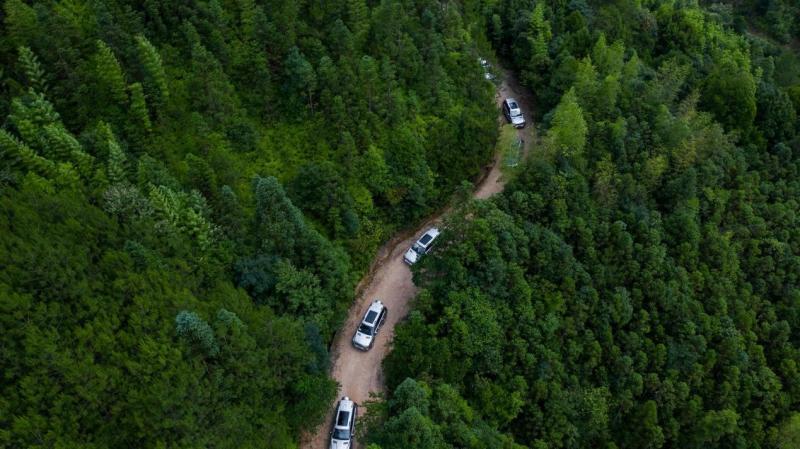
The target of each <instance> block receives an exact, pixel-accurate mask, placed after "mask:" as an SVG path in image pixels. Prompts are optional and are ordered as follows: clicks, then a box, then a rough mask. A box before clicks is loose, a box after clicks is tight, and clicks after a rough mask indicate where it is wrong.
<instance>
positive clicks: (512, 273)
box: [368, 0, 800, 449]
mask: <svg viewBox="0 0 800 449" xmlns="http://www.w3.org/2000/svg"><path fill="white" fill-rule="evenodd" d="M767 4H769V8H764V7H763V6H764V5H767ZM774 8H778V9H777V10H778V11H783V12H780V13H774V12H773V13H770V12H769V11H775V9H774ZM788 11H795V13H794V14H792V13H790V12H788ZM796 11H797V3H796V2H786V1H781V0H777V1H775V2H761V3H760V4H759V5H757V7H756V8H755V9H752V7H751V6H748V4H747V3H746V2H745V3H742V2H737V3H736V5H735V6H732V4H726V3H716V4H714V5H708V6H701V5H698V4H697V3H695V2H675V1H661V0H655V1H647V2H635V1H628V0H618V1H613V2H600V1H572V2H534V1H520V0H499V1H496V2H487V3H486V4H485V8H484V11H483V12H484V14H483V19H484V21H485V25H486V29H487V33H488V36H489V39H490V40H491V41H492V42H493V45H494V47H495V49H496V51H497V52H498V53H499V54H500V55H501V56H502V57H503V58H505V59H506V60H507V61H509V63H510V65H512V66H513V67H514V68H515V69H516V70H517V71H518V72H519V73H520V75H521V78H522V80H523V81H524V83H525V84H526V85H527V86H528V87H530V88H531V89H532V90H533V92H534V94H535V96H536V98H537V107H538V109H539V110H538V111H537V112H538V117H536V118H537V119H538V120H537V122H539V124H540V127H541V130H542V132H541V133H540V134H542V138H541V141H540V142H539V145H538V147H536V148H534V150H533V155H532V157H531V158H530V160H529V161H528V162H527V164H526V166H525V167H524V168H523V169H522V170H520V173H519V175H518V177H517V178H516V179H515V180H513V181H512V182H511V183H509V184H508V186H507V187H506V189H505V191H504V193H502V194H501V195H499V196H498V197H495V198H494V199H492V200H490V201H487V202H472V203H470V204H468V205H466V206H464V207H463V208H462V209H461V210H459V211H458V212H456V213H455V214H454V216H452V217H451V219H450V220H449V223H448V225H447V230H446V232H444V233H443V235H442V237H440V242H439V246H438V250H437V251H434V252H433V253H432V254H431V255H430V256H428V257H427V258H425V259H424V260H423V261H422V262H421V263H420V264H417V265H415V267H414V271H415V283H416V284H417V285H418V286H421V287H422V290H421V292H420V294H419V295H418V297H417V298H416V299H415V303H414V306H413V309H412V312H411V314H410V316H409V318H408V319H407V320H406V322H405V323H403V324H401V325H400V326H398V328H397V329H396V336H395V340H394V350H393V352H392V353H391V354H390V355H389V356H388V358H387V359H386V361H385V363H384V368H385V370H386V376H387V383H388V387H389V388H390V390H392V391H393V392H392V393H391V394H390V395H389V397H388V400H387V401H385V402H379V403H377V404H376V405H373V406H372V407H371V410H370V416H369V425H370V432H369V435H368V438H369V442H370V443H371V446H370V448H371V449H377V448H383V449H399V448H404V449H410V448H420V449H421V448H425V449H439V448H442V449H444V448H487V449H488V448H508V449H511V448H520V447H528V448H536V449H546V448H547V449H561V448H565V449H566V448H574V449H578V448H590V447H591V448H604V449H613V448H625V449H657V448H684V449H692V448H695V449H700V448H739V449H756V448H776V449H791V448H796V447H798V444H800V414H798V411H799V410H800V383H798V379H799V378H800V257H799V255H800V216H798V211H800V205H798V198H800V139H799V138H798V132H799V131H800V129H798V118H797V115H798V111H800V59H798V56H800V55H798V53H797V52H796V51H793V50H791V48H790V47H787V46H784V45H782V42H781V36H774V35H771V36H769V37H768V38H764V37H763V36H760V35H759V36H756V35H754V34H753V33H749V32H748V33H745V32H744V31H745V30H744V28H746V27H744V26H741V27H739V26H737V24H740V25H743V24H747V23H752V24H762V25H763V24H769V25H770V27H772V26H773V25H772V24H774V23H775V22H776V21H778V22H780V23H781V24H783V26H785V28H784V29H785V30H790V31H786V32H787V33H790V34H791V35H793V36H797V23H796V20H797V17H798V16H797V14H796ZM745 14H746V15H748V16H749V17H746V18H745V17H744V15H745ZM774 32H781V31H780V29H773V30H772V31H770V32H768V33H774ZM768 33H765V34H768ZM759 34H760V33H759ZM784 37H785V36H784ZM785 40H786V39H784V41H785Z"/></svg>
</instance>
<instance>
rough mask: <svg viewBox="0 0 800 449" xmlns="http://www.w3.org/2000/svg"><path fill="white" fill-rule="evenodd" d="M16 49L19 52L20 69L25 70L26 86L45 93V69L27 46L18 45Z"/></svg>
mask: <svg viewBox="0 0 800 449" xmlns="http://www.w3.org/2000/svg"><path fill="white" fill-rule="evenodd" d="M17 51H18V52H19V65H20V66H21V67H22V71H23V72H25V77H26V78H27V81H28V86H29V87H30V88H32V89H34V90H36V91H38V92H41V93H45V92H46V91H47V82H46V81H45V71H44V69H43V68H42V65H41V64H40V63H39V59H38V58H37V57H36V55H35V54H34V53H33V51H31V49H30V48H28V47H25V46H20V47H19V48H18V50H17Z"/></svg>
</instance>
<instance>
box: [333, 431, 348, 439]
mask: <svg viewBox="0 0 800 449" xmlns="http://www.w3.org/2000/svg"><path fill="white" fill-rule="evenodd" d="M333 439H334V440H349V439H350V429H333Z"/></svg>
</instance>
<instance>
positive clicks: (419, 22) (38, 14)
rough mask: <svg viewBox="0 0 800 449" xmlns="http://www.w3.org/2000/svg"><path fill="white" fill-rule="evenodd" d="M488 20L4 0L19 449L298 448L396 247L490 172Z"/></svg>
mask: <svg viewBox="0 0 800 449" xmlns="http://www.w3.org/2000/svg"><path fill="white" fill-rule="evenodd" d="M470 8H471V7H470ZM470 8H467V7H463V6H461V5H458V4H452V5H450V7H448V8H441V7H440V5H439V4H438V3H435V2H429V1H418V2H411V1H407V2H396V1H383V2H366V1H364V0H348V1H344V0H342V1H325V2H311V1H295V0H288V1H280V0H279V1H269V2H264V1H250V0H242V1H235V2H234V1H216V0H208V1H206V0H198V1H187V2H177V1H160V0H154V1H145V2H141V1H126V0H99V1H88V2H87V1H62V2H45V1H21V0H6V1H4V2H2V11H1V12H0V20H2V26H0V62H2V63H1V64H0V329H2V332H0V366H2V370H1V371H2V379H1V380H0V447H4V448H35V447H41V448H44V447H83V448H108V447H114V448H120V447H162V448H167V447H169V448H175V447H191V448H197V447H216V448H226V447H231V448H237V449H240V448H248V447H265V446H266V447H271V448H291V447H295V446H296V443H297V439H298V436H299V435H300V433H301V432H302V431H304V430H307V429H313V428H314V427H315V426H316V424H318V423H319V422H321V420H322V418H323V416H324V414H325V413H326V412H327V410H328V407H329V405H330V404H331V402H332V400H333V395H334V394H335V388H336V386H335V384H334V382H333V381H332V380H330V379H329V378H328V375H327V374H328V373H327V369H328V360H327V351H326V348H327V346H328V343H329V341H330V339H331V337H332V335H333V333H334V332H335V330H336V329H337V328H338V327H339V326H340V325H341V323H342V322H343V319H344V313H345V311H346V310H347V308H348V306H349V305H350V304H351V302H352V299H353V298H352V295H353V289H354V285H355V283H356V281H357V280H358V279H359V278H360V276H361V274H362V273H363V272H364V270H365V268H366V267H367V265H368V263H369V261H370V260H371V259H372V257H373V255H374V254H375V252H376V249H377V247H378V245H379V244H381V243H382V242H383V241H385V240H386V239H388V237H389V236H391V235H392V234H393V233H394V232H395V231H396V230H398V229H400V228H403V227H405V226H409V225H411V224H413V223H415V222H416V221H418V220H420V219H421V218H423V217H425V216H427V215H428V214H429V213H430V212H431V211H432V210H434V209H436V208H438V207H440V206H441V205H442V204H443V203H445V202H446V199H447V198H448V196H449V194H450V192H452V191H453V190H454V189H455V188H456V187H457V186H459V185H460V183H461V182H462V181H463V180H468V179H472V178H474V177H476V176H477V175H478V173H479V170H480V168H481V167H483V166H484V165H485V164H486V163H487V162H488V161H489V160H490V159H491V149H492V146H493V143H494V142H495V138H496V132H497V131H496V121H495V118H496V113H495V107H494V103H493V93H494V91H493V88H492V85H491V83H488V82H487V81H486V80H485V79H484V77H483V72H482V69H481V67H480V66H479V64H478V62H477V57H478V53H477V51H476V49H475V47H476V44H475V42H473V40H472V37H471V35H472V32H473V31H474V30H473V29H472V28H471V25H472V24H473V23H474V22H475V21H474V19H473V18H471V16H470V14H474V11H472V9H470Z"/></svg>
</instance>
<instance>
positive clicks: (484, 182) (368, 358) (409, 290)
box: [300, 73, 534, 449]
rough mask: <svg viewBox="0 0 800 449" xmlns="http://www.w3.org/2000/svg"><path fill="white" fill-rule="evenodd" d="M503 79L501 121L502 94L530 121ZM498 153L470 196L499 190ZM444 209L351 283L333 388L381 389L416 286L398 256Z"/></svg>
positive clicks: (355, 395)
mask: <svg viewBox="0 0 800 449" xmlns="http://www.w3.org/2000/svg"><path fill="white" fill-rule="evenodd" d="M503 75H504V76H503V82H502V83H500V85H499V86H498V88H497V95H496V100H497V105H498V115H499V120H500V121H501V123H505V120H504V119H503V117H502V114H500V112H499V111H500V109H499V106H500V103H501V102H502V101H503V99H504V98H506V97H514V98H516V99H517V101H519V103H520V104H521V105H522V109H523V112H524V113H525V114H526V117H527V118H528V121H529V122H530V121H531V118H532V117H531V115H532V111H533V110H532V109H531V106H532V104H533V103H532V101H531V97H530V95H528V94H527V93H526V92H525V91H524V90H523V89H521V88H520V86H519V84H518V83H517V82H516V80H515V79H514V78H513V76H512V75H511V74H510V73H504V74H503ZM519 135H520V138H522V139H523V140H524V142H525V148H524V154H525V155H527V153H528V151H529V149H530V147H531V145H532V144H533V140H534V132H533V126H532V124H530V123H529V124H528V126H526V127H525V128H524V129H522V130H519ZM501 161H502V157H501V155H495V158H494V161H493V163H492V165H491V166H490V167H488V168H487V170H485V171H484V174H483V176H482V177H481V178H480V180H479V181H478V183H477V184H476V187H475V191H474V192H473V197H475V198H478V199H484V198H488V197H490V196H492V195H494V194H496V193H499V192H501V191H502V190H503V187H504V186H505V180H504V179H503V177H502V173H501V170H500V165H501ZM448 212H449V208H444V209H442V210H440V211H439V212H437V213H436V214H434V215H433V216H431V217H430V218H429V219H428V220H426V221H425V222H424V223H423V224H422V225H420V226H419V227H418V229H415V230H413V232H411V231H406V232H402V233H400V234H399V235H398V236H397V237H395V238H393V239H391V240H390V241H389V242H388V243H387V244H385V245H384V246H383V247H381V249H380V250H379V251H378V254H377V255H376V257H375V260H374V261H373V263H372V265H371V267H370V270H369V272H368V274H367V275H366V276H365V277H364V279H362V280H361V282H359V284H358V286H357V288H356V300H355V301H354V303H353V305H352V307H351V308H350V310H349V311H348V314H347V321H346V322H345V324H344V326H343V327H342V328H341V329H340V330H339V332H337V333H336V335H335V336H334V340H333V343H332V345H331V366H332V368H331V376H332V377H333V378H334V379H336V381H337V382H338V383H339V394H338V397H341V396H345V395H346V396H349V397H350V399H352V400H354V401H355V402H356V403H358V404H363V403H364V402H365V401H366V400H368V399H369V394H370V392H376V393H378V392H383V390H384V383H383V370H382V365H381V362H382V361H383V358H384V357H385V356H386V354H387V353H388V352H389V350H390V348H391V340H392V337H393V336H394V328H395V325H397V323H398V322H399V321H400V320H402V319H403V318H405V316H406V315H407V314H408V309H409V305H410V302H411V299H412V298H413V297H414V296H415V295H416V293H417V287H416V286H415V285H414V283H413V282H412V279H411V270H410V269H409V267H408V266H407V265H406V264H405V263H404V262H403V253H404V252H405V251H406V250H407V249H408V248H409V246H411V244H412V243H413V242H414V239H416V238H417V237H418V236H419V235H420V234H421V233H422V232H424V230H425V229H427V228H428V227H429V226H431V225H432V224H434V223H438V222H441V220H442V218H443V217H444V216H445V215H446V214H447V213H448ZM375 298H379V299H380V300H381V301H383V303H384V304H385V305H386V307H388V309H389V313H388V315H387V318H386V322H385V323H384V325H383V328H382V329H381V331H380V333H379V334H378V336H377V337H376V340H375V344H374V346H373V348H372V349H371V350H370V351H368V352H361V351H359V350H357V349H355V348H353V346H352V345H351V344H350V339H351V338H352V336H353V332H355V328H356V326H357V325H358V323H359V321H360V319H361V317H363V315H364V312H365V311H366V309H367V307H369V304H370V303H371V302H372V300H373V299H375ZM332 414H333V407H332V408H331V412H330V416H329V417H328V418H327V419H326V420H325V421H324V422H323V424H322V425H321V426H320V427H319V428H318V429H317V431H316V432H315V433H314V434H311V435H305V436H304V437H303V440H302V441H301V445H300V447H301V448H303V449H325V448H327V447H328V432H329V430H330V422H331V419H332Z"/></svg>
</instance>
